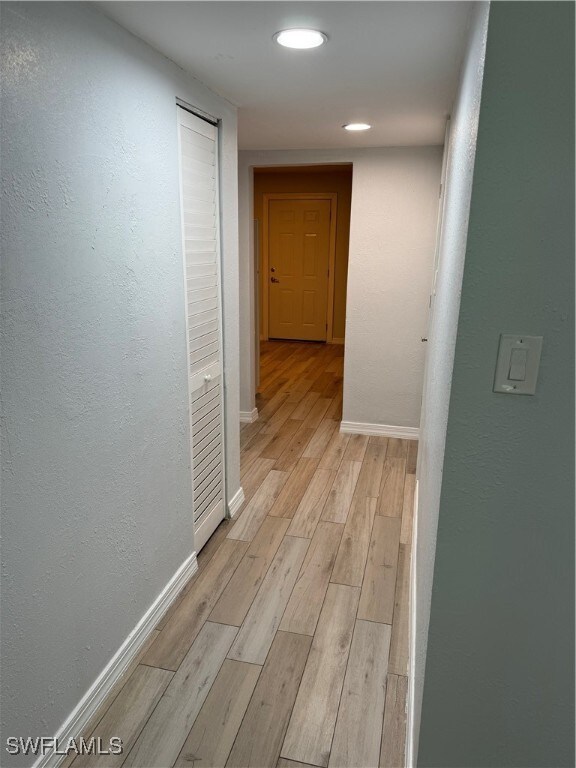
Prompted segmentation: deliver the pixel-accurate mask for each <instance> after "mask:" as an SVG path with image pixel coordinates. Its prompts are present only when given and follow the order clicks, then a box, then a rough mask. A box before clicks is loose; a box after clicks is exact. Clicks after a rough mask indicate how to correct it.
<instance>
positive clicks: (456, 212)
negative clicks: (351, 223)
mask: <svg viewBox="0 0 576 768" xmlns="http://www.w3.org/2000/svg"><path fill="white" fill-rule="evenodd" d="M488 12H489V3H487V2H479V3H475V7H474V9H473V13H472V16H471V27H470V33H469V41H468V46H467V50H466V56H465V59H464V62H463V64H462V71H461V76H460V85H459V91H458V95H457V98H456V101H455V105H454V110H453V114H452V119H451V125H450V139H449V143H448V148H447V153H448V154H447V165H446V189H445V201H444V213H443V221H442V228H441V234H440V244H439V259H438V274H437V278H436V292H435V296H434V298H433V304H432V312H431V320H430V331H429V336H428V338H429V341H428V358H427V363H426V374H425V383H424V394H423V400H422V423H421V428H420V446H419V454H418V470H417V479H418V508H417V512H416V517H415V522H414V542H413V561H412V574H413V575H412V597H411V610H412V617H411V641H412V649H411V660H410V664H411V670H410V677H411V680H410V710H409V729H408V765H409V766H412V765H414V764H415V763H416V758H417V754H418V734H419V730H420V713H421V709H422V692H423V685H424V672H425V666H426V647H427V643H428V624H429V620H430V604H431V596H432V580H433V575H434V557H435V552H436V533H437V529H438V512H439V507H440V490H441V485H442V468H443V464H444V449H445V443H446V425H447V421H448V407H449V403H450V388H451V383H452V369H453V364H454V351H455V347H456V332H457V327H458V313H459V309H460V294H461V289H462V276H463V272H464V258H465V252H466V241H467V236H468V216H469V210H470V197H471V193H472V176H473V172H474V158H475V154H476V136H477V131H478V116H479V111H480V97H481V93H482V76H483V71H484V54H485V49H486V36H487V29H488Z"/></svg>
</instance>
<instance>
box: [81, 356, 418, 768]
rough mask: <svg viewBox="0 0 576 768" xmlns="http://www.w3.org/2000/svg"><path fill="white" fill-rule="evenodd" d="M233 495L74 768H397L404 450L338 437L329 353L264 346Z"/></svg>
mask: <svg viewBox="0 0 576 768" xmlns="http://www.w3.org/2000/svg"><path fill="white" fill-rule="evenodd" d="M261 352H262V354H261V386H260V392H259V394H258V398H257V405H258V410H259V414H260V417H259V419H258V421H256V422H254V423H253V424H248V425H245V426H244V427H243V429H242V431H241V445H242V485H243V488H244V493H245V496H246V501H245V503H244V506H243V508H242V510H241V511H240V513H239V515H238V516H237V517H236V519H235V520H234V521H224V522H223V523H222V524H221V525H220V527H219V528H218V529H217V531H216V532H215V534H214V535H213V537H212V538H211V539H210V541H209V542H208V543H207V544H206V546H205V547H204V549H203V550H202V552H201V553H200V554H199V556H198V564H199V570H198V573H197V574H196V575H195V576H194V578H193V579H192V580H191V581H190V582H189V584H188V585H187V586H186V588H185V589H184V590H183V592H182V593H181V595H180V596H179V598H178V599H177V601H176V602H175V604H174V605H173V606H172V607H171V608H170V609H169V611H168V612H167V614H166V615H165V616H164V617H163V619H162V620H161V621H160V623H159V624H158V627H157V629H156V630H155V632H154V634H153V637H152V638H151V639H150V640H149V642H148V643H147V645H146V647H145V648H144V649H143V651H142V652H141V654H140V656H139V658H138V659H137V660H136V662H135V663H134V664H133V665H132V668H131V669H130V670H129V671H128V672H127V674H126V675H125V677H124V678H123V679H122V681H120V683H119V684H118V685H117V686H116V688H115V690H114V691H113V692H112V694H111V695H110V696H109V698H108V700H107V701H106V702H105V703H104V705H103V706H102V707H101V709H100V711H99V712H98V713H97V715H96V716H95V717H94V718H93V722H92V723H91V724H90V726H89V728H88V729H87V730H86V733H85V734H84V736H85V737H89V736H95V737H98V736H101V737H103V738H104V739H108V738H109V737H110V736H112V735H113V736H118V737H120V738H122V739H123V741H124V753H123V755H121V756H109V757H95V756H88V757H86V756H85V757H82V758H76V759H75V760H73V761H70V760H67V765H70V764H72V765H73V766H74V768H81V767H82V768H85V767H87V766H102V767H103V766H115V768H116V767H117V768H120V766H122V765H124V766H134V767H135V768H144V767H145V766H149V767H150V768H172V766H178V768H181V767H182V766H195V767H196V768H215V767H216V766H230V767H234V768H248V766H253V767H254V768H267V767H268V766H270V768H275V766H278V767H279V768H298V766H319V767H320V768H371V767H372V766H382V768H402V766H404V764H405V761H404V738H405V729H406V715H405V707H406V691H407V677H406V674H407V664H408V577H409V570H410V540H411V527H412V506H413V495H414V485H415V474H414V473H415V468H416V453H417V443H415V442H409V441H403V440H398V439H386V438H382V437H370V438H368V437H366V436H361V435H342V434H340V432H339V421H340V418H341V408H342V370H343V357H342V355H343V347H341V346H338V345H324V344H315V343H296V342H292V343H290V342H266V343H264V344H262V350H261Z"/></svg>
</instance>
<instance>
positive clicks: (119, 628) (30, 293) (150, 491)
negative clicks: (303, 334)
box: [1, 3, 239, 765]
mask: <svg viewBox="0 0 576 768" xmlns="http://www.w3.org/2000/svg"><path fill="white" fill-rule="evenodd" d="M2 48H3V54H4V56H3V64H2V80H3V104H2V175H3V206H2V249H3V261H2V338H1V343H2V346H1V352H2V396H3V445H2V448H3V450H2V460H3V488H2V491H3V493H2V539H3V541H2V568H3V572H2V651H3V661H2V726H3V735H4V737H6V736H9V735H16V736H19V735H30V736H34V735H47V734H55V733H56V732H57V729H58V728H59V726H60V725H61V724H62V722H63V721H64V720H65V718H66V717H67V716H68V715H69V713H70V712H71V711H72V709H73V708H74V707H75V705H76V704H77V703H78V701H79V700H80V699H81V698H82V696H83V695H84V693H85V692H86V691H87V689H88V688H89V686H90V685H91V683H92V682H93V681H94V680H95V678H96V677H97V676H98V674H99V673H100V672H101V670H102V669H103V668H104V667H105V665H106V664H107V663H108V661H109V660H110V659H111V657H112V656H113V654H114V653H115V652H116V651H117V649H118V648H119V647H120V646H121V644H122V643H123V642H124V640H125V639H126V638H127V636H128V635H129V633H130V632H131V631H132V630H133V628H134V627H135V626H136V624H137V623H138V621H139V620H140V619H141V617H142V616H143V615H144V614H145V612H146V611H147V610H148V609H149V607H150V605H151V604H152V603H153V601H154V600H155V598H156V597H157V596H158V594H159V593H160V592H161V591H162V589H163V588H164V587H165V585H166V584H167V582H168V581H169V580H170V578H171V577H172V576H173V574H174V573H175V572H176V571H177V570H178V568H179V567H180V566H181V565H182V563H183V562H184V561H186V559H187V558H189V556H190V555H191V553H192V552H193V549H194V544H193V528H192V510H191V484H190V453H189V438H188V418H187V380H186V375H187V374H186V345H185V315H184V286H183V270H182V256H181V237H180V208H179V192H178V189H179V187H178V151H177V129H176V103H175V100H176V97H180V98H182V99H184V100H186V101H187V102H189V103H191V104H195V105H197V106H198V107H200V108H202V109H203V110H205V111H207V112H209V113H211V114H213V115H215V116H217V117H219V118H221V119H222V125H223V128H222V135H223V146H222V163H221V168H222V178H223V184H222V203H223V204H222V210H223V219H224V229H223V259H224V268H223V275H224V305H225V327H224V337H225V365H226V375H227V377H228V381H229V382H232V385H230V386H228V388H227V391H226V414H227V427H228V446H227V476H228V482H229V487H228V497H229V498H231V497H232V496H233V495H234V493H235V492H236V491H237V490H238V488H239V446H238V442H239V439H238V438H239V435H238V418H239V416H238V391H237V390H238V388H237V381H238V322H237V314H238V251H237V201H238V196H237V145H236V112H235V109H234V108H233V107H232V106H230V105H229V104H228V103H227V102H225V101H224V100H222V99H221V98H219V97H217V96H215V95H214V94H213V93H211V92H210V91H208V90H207V89H206V88H205V87H203V86H202V85H201V84H200V83H199V82H197V81H195V80H194V79H193V78H192V77H190V76H188V75H186V74H185V73H184V72H183V71H182V70H180V69H178V67H176V66H175V65H173V64H172V63H171V62H169V61H168V60H167V59H165V58H164V57H163V56H161V55H160V54H158V53H156V52H155V51H153V50H152V49H151V48H149V47H148V46H146V45H145V44H144V43H142V42H141V41H139V40H138V39H137V38H135V37H133V36H132V35H130V34H129V33H128V32H126V31H125V30H123V29H122V28H121V27H119V26H117V25H116V24H115V23H114V22H111V21H110V20H109V19H107V18H105V17H104V16H103V15H102V14H101V13H100V12H98V11H97V10H96V9H95V8H93V7H91V5H90V4H83V3H58V4H56V3H21V4H20V3H15V4H12V3H7V4H3V7H2ZM2 752H3V758H2V765H9V764H10V762H9V760H10V758H9V757H8V756H7V754H6V753H5V752H4V742H2ZM31 762H33V758H31V757H28V758H25V759H23V760H22V761H15V764H17V765H26V764H30V763H31Z"/></svg>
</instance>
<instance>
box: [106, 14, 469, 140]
mask: <svg viewBox="0 0 576 768" xmlns="http://www.w3.org/2000/svg"><path fill="white" fill-rule="evenodd" d="M98 5H99V7H100V8H101V9H102V10H103V11H104V13H106V14H107V15H108V16H109V17H111V18H112V19H114V20H116V21H117V22H118V23H119V24H121V25H122V26H124V27H126V29H128V30H130V31H131V32H133V33H134V34H135V35H137V36H138V37H140V38H142V39H143V40H145V41H146V42H147V43H149V44H150V45H152V46H153V47H154V48H156V49H157V50H158V51H161V52H162V53H163V54H164V55H166V56H167V57H168V58H170V59H172V60H173V61H175V62H176V63H177V64H179V65H180V66H181V67H182V68H183V69H185V70H187V71H188V72H190V73H191V74H193V75H194V76H195V77H196V78H198V79H199V80H201V81H202V82H203V83H205V84H206V85H207V86H209V87H210V88H211V89H212V90H213V91H216V92H217V93H219V94H220V95H221V96H224V97H226V98H227V99H228V100H229V101H231V102H233V103H234V104H236V105H237V106H238V107H239V142H240V147H241V148H242V149H305V148H310V149H312V148H336V147H368V146H369V147H374V146H405V145H425V144H442V143H443V139H444V126H445V121H446V116H447V115H448V114H449V112H450V108H451V105H452V101H453V98H454V95H455V90H456V86H457V82H458V75H459V70H460V63H461V61H462V56H463V52H464V46H465V41H466V30H467V26H468V17H469V12H470V6H471V4H470V3H469V2H458V1H457V0H456V1H453V2H378V1H377V0H375V1H373V2H358V0H354V1H353V2H345V1H343V2H331V1H327V2H307V1H306V2H301V1H300V2H298V1H297V2H282V1H280V0H278V1H277V0H269V1H266V0H265V1H263V2H242V1H240V2H238V1H236V2H224V1H220V0H211V1H208V2H186V1H184V2H138V1H136V2H134V1H132V2H101V3H98ZM298 26H309V27H314V28H316V29H320V30H322V31H323V32H326V34H327V35H328V37H329V40H328V43H327V44H326V45H324V46H322V47H321V48H318V49H314V50H309V51H294V50H287V49H285V48H282V47H280V46H279V45H277V44H276V43H275V42H274V41H273V40H272V36H273V34H274V33H275V32H276V31H278V30H279V29H283V28H287V27H298ZM348 122H368V123H371V124H372V126H373V128H372V130H370V131H366V132H365V133H356V134H351V133H349V132H348V131H344V130H343V129H342V127H341V126H342V125H343V124H344V123H348Z"/></svg>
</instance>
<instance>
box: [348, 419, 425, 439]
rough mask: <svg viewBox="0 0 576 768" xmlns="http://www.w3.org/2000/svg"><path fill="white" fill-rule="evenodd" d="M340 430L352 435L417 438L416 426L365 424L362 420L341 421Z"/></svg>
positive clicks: (418, 432)
mask: <svg viewBox="0 0 576 768" xmlns="http://www.w3.org/2000/svg"><path fill="white" fill-rule="evenodd" d="M340 432H345V433H349V434H352V435H375V436H378V435H381V436H382V437H399V438H401V439H402V440H418V436H419V434H420V430H419V429H418V427H395V426H392V425H391V424H367V423H365V422H363V421H342V422H340Z"/></svg>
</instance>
